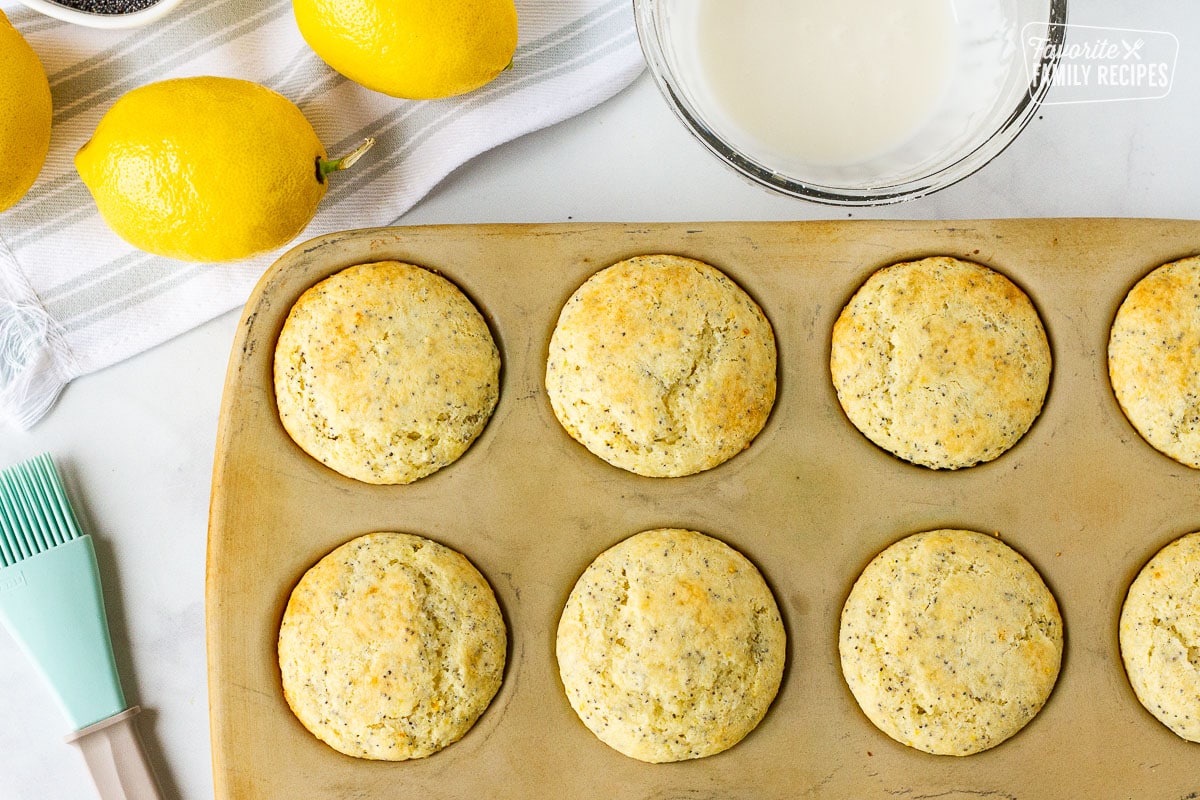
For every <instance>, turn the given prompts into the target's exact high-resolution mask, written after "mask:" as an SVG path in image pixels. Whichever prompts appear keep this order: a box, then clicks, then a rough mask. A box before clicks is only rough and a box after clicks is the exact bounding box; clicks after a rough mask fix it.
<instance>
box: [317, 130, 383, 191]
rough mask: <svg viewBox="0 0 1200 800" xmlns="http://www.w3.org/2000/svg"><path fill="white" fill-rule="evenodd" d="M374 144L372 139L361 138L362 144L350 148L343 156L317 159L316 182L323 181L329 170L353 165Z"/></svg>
mask: <svg viewBox="0 0 1200 800" xmlns="http://www.w3.org/2000/svg"><path fill="white" fill-rule="evenodd" d="M374 145H375V140H374V139H363V142H362V144H360V145H359V146H358V147H356V148H354V149H353V150H351V151H350V152H349V153H347V154H346V155H344V156H341V157H339V158H331V159H324V158H318V159H317V182H318V183H324V182H325V176H326V175H328V174H330V173H331V172H338V171H340V170H343V169H350V167H353V166H354V164H355V162H357V161H358V160H359V159H360V158H362V157H363V155H364V154H365V153H366V152H367V151H368V150H370V149H371V148H372V147H373V146H374Z"/></svg>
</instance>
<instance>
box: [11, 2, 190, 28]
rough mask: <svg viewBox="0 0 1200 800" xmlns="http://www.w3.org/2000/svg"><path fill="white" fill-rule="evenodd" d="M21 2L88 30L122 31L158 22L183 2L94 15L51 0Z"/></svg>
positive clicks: (159, 3) (35, 9) (42, 12)
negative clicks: (123, 12) (130, 11)
mask: <svg viewBox="0 0 1200 800" xmlns="http://www.w3.org/2000/svg"><path fill="white" fill-rule="evenodd" d="M20 2H21V3H22V4H23V5H26V6H28V7H29V8H32V9H33V10H34V11H37V12H38V13H41V14H45V15H46V16H48V17H54V18H55V19H60V20H62V21H63V22H73V23H75V24H76V25H83V26H86V27H88V28H104V29H107V30H120V29H124V28H140V27H141V26H143V25H149V24H150V23H152V22H157V21H158V20H160V19H162V18H163V17H165V16H166V15H167V14H169V13H171V11H173V10H174V9H175V7H176V6H177V5H179V4H180V3H182V2H183V0H158V2H157V3H155V4H154V5H152V6H150V7H149V8H144V9H142V10H141V11H134V12H133V13H130V14H94V13H92V12H89V11H80V10H78V9H75V8H71V7H70V6H65V5H59V4H58V3H52V2H50V0H20Z"/></svg>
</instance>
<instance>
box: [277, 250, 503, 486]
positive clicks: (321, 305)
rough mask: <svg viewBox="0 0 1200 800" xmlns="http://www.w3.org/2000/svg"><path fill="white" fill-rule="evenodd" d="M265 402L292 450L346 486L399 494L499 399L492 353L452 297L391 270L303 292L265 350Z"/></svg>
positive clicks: (464, 303) (468, 310)
mask: <svg viewBox="0 0 1200 800" xmlns="http://www.w3.org/2000/svg"><path fill="white" fill-rule="evenodd" d="M274 371H275V400H276V403H277V405H278V409H279V418H280V420H281V422H282V423H283V427H284V429H285V430H286V431H287V432H288V434H289V435H290V436H291V437H292V439H293V440H295V442H296V443H297V444H298V445H300V447H301V448H302V449H303V450H304V451H305V452H307V453H308V454H309V455H311V456H312V457H313V458H315V459H317V460H318V461H320V462H321V463H323V464H325V465H326V466H328V467H330V468H331V469H334V470H336V471H338V472H340V473H342V474H343V475H346V476H347V477H350V478H354V479H356V480H360V481H363V482H365V483H372V484H403V483H411V482H412V481H415V480H417V479H418V478H422V477H424V476H426V475H429V474H430V473H432V472H435V471H437V470H439V469H441V468H442V467H444V466H446V465H447V464H450V463H451V462H453V461H454V460H455V459H457V458H458V457H459V456H461V455H462V454H463V453H464V452H465V451H466V449H467V448H468V447H469V446H470V445H471V442H473V441H474V440H475V438H476V437H477V436H478V435H479V433H480V432H481V431H482V430H483V428H484V426H485V425H486V424H487V421H488V419H489V418H490V417H491V414H492V411H493V410H494V409H495V407H496V401H497V399H498V396H499V387H500V381H499V373H500V355H499V352H498V350H497V349H496V343H495V341H493V339H492V335H491V332H490V331H489V330H488V326H487V323H486V322H485V321H484V319H483V316H482V315H481V314H480V313H479V311H478V310H477V309H476V308H475V306H474V305H473V304H472V303H471V301H470V300H468V299H467V297H466V296H465V295H464V294H463V293H462V292H461V291H459V289H458V287H456V286H455V285H454V284H452V283H451V282H450V281H448V280H446V279H445V278H443V277H441V276H439V275H435V274H434V273H432V272H430V271H429V270H426V269H422V268H421V267H417V266H413V265H411V264H402V263H399V262H396V261H382V262H378V263H373V264H361V265H358V266H354V267H349V268H347V269H345V270H342V271H341V272H338V273H337V274H335V275H332V276H331V277H329V278H326V279H325V280H323V281H321V282H319V283H317V284H316V285H315V286H313V287H311V288H310V289H308V290H307V291H306V292H304V294H302V295H301V296H300V299H299V300H297V301H296V303H295V305H294V306H293V307H292V309H291V311H290V312H289V313H288V316H287V319H286V320H285V322H284V325H283V330H282V332H281V333H280V334H279V339H278V341H277V343H276V347H275V365H274Z"/></svg>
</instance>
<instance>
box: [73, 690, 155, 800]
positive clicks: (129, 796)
mask: <svg viewBox="0 0 1200 800" xmlns="http://www.w3.org/2000/svg"><path fill="white" fill-rule="evenodd" d="M139 711H141V708H140V707H138V706H133V707H131V708H127V709H125V710H124V711H122V712H121V713H119V714H114V715H113V716H111V717H109V718H108V719H104V720H101V721H99V722H97V723H96V724H95V725H89V726H87V727H86V728H84V729H82V730H78V731H75V733H73V734H71V735H70V736H68V737H67V741H68V742H70V743H72V744H74V745H75V746H76V747H78V748H79V749H80V751H81V752H82V753H83V758H84V760H85V761H86V762H87V766H88V770H89V771H90V772H91V773H92V781H93V782H95V784H96V789H97V790H98V791H99V792H100V798H101V800H162V793H161V791H160V790H159V788H158V781H157V780H156V779H155V777H154V770H153V769H152V768H151V767H150V760H149V759H148V758H146V750H145V748H143V747H142V739H141V737H140V736H138V732H137V727H136V726H135V725H134V724H133V718H134V716H136V715H137V713H138V712H139Z"/></svg>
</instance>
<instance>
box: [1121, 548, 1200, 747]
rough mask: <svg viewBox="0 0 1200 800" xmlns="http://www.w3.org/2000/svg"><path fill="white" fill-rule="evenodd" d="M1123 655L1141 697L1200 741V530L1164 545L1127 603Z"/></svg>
mask: <svg viewBox="0 0 1200 800" xmlns="http://www.w3.org/2000/svg"><path fill="white" fill-rule="evenodd" d="M1120 642H1121V660H1122V661H1124V663H1125V673H1126V674H1127V675H1128V676H1129V683H1130V685H1131V686H1132V687H1133V691H1134V694H1135V695H1137V699H1138V701H1139V702H1140V703H1141V704H1142V705H1143V706H1145V707H1146V709H1147V710H1148V711H1149V712H1150V713H1151V714H1153V715H1154V716H1155V717H1157V718H1158V720H1159V721H1160V722H1162V724H1164V725H1166V726H1167V727H1168V728H1170V729H1171V730H1172V731H1174V732H1175V733H1176V734H1178V735H1179V736H1180V737H1182V738H1184V739H1187V740H1188V741H1192V742H1200V532H1196V533H1189V534H1188V535H1186V536H1183V537H1180V538H1179V539H1176V540H1175V541H1173V542H1171V543H1170V544H1168V545H1167V546H1165V547H1164V548H1163V549H1162V550H1160V551H1158V553H1156V554H1155V556H1154V557H1153V558H1151V559H1150V561H1149V562H1147V564H1146V566H1145V567H1143V568H1142V570H1141V572H1139V573H1138V576H1137V577H1136V578H1135V579H1134V581H1133V583H1132V584H1130V586H1129V592H1128V594H1127V595H1126V596H1125V604H1124V606H1123V607H1122V609H1121V624H1120Z"/></svg>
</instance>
